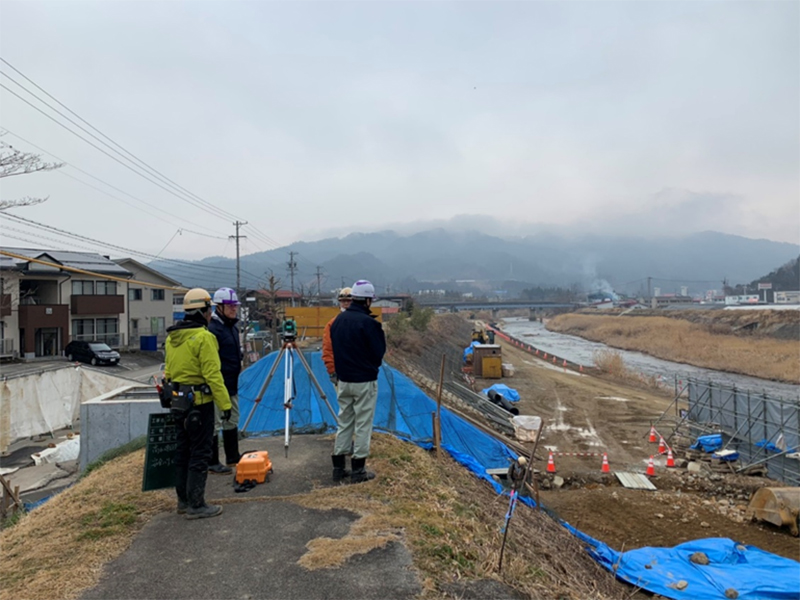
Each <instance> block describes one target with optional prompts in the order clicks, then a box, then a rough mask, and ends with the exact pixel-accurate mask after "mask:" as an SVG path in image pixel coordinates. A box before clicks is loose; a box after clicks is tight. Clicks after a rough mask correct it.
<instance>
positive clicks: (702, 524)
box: [700, 521, 711, 527]
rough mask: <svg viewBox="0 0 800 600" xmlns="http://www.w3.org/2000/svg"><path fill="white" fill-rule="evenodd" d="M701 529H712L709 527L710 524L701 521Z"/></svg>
mask: <svg viewBox="0 0 800 600" xmlns="http://www.w3.org/2000/svg"><path fill="white" fill-rule="evenodd" d="M700 527H711V525H709V524H708V523H706V522H705V521H701V522H700Z"/></svg>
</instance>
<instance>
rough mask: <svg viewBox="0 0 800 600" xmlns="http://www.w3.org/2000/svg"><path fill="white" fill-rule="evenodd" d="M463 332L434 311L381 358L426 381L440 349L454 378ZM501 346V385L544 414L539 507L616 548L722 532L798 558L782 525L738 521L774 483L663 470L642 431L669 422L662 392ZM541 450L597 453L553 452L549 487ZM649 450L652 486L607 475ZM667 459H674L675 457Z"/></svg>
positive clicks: (435, 373)
mask: <svg viewBox="0 0 800 600" xmlns="http://www.w3.org/2000/svg"><path fill="white" fill-rule="evenodd" d="M471 331H472V326H471V324H470V323H468V322H467V321H466V320H464V319H462V318H460V317H458V316H456V315H441V316H438V317H437V318H436V319H434V321H433V322H432V324H431V327H430V331H429V332H427V333H426V335H425V336H424V339H423V340H422V342H421V343H420V344H418V346H419V347H421V348H423V350H422V351H419V350H418V349H414V348H413V347H411V348H395V349H393V350H392V353H391V354H392V355H393V356H390V362H391V361H392V360H394V362H395V363H396V365H397V366H398V367H400V368H401V369H405V370H408V369H407V367H409V366H410V367H411V368H412V369H413V370H414V371H415V373H411V374H412V377H414V376H415V375H418V374H420V373H421V374H422V376H423V377H426V378H427V379H428V382H429V383H430V381H431V380H438V378H439V375H440V365H441V358H442V354H447V356H448V361H447V362H448V368H447V373H446V376H445V380H447V378H448V376H449V377H450V378H451V380H454V379H455V378H456V377H458V376H459V375H457V374H454V373H455V371H456V369H455V368H452V363H454V362H455V361H454V359H453V357H454V356H457V357H458V362H459V363H460V356H461V351H462V350H463V348H464V347H465V346H466V345H467V344H468V343H469V336H470V332H471ZM501 345H502V346H503V362H504V363H511V364H513V365H514V369H515V374H514V376H513V377H512V378H507V379H503V380H500V381H502V383H506V384H507V385H509V386H511V387H513V388H515V389H517V390H518V391H519V393H520V395H521V400H520V402H519V403H518V407H519V409H520V413H521V414H523V415H538V416H541V417H542V418H543V419H544V423H545V429H544V431H543V435H542V441H541V445H540V447H539V450H538V451H537V456H538V458H539V460H538V461H537V462H536V465H535V467H536V469H537V470H538V471H539V473H538V478H539V483H540V487H541V488H542V489H541V500H542V503H543V505H544V506H545V507H546V508H547V509H549V510H550V512H551V513H553V514H555V515H556V516H558V517H560V518H562V519H564V520H566V521H567V522H569V523H571V524H572V525H574V526H576V527H578V528H579V529H581V530H583V531H585V532H586V533H587V534H589V535H591V536H593V537H595V538H597V539H599V540H601V541H603V542H605V543H607V544H609V545H610V546H611V547H613V548H615V549H617V550H629V549H632V548H638V547H643V546H673V545H676V544H680V543H682V542H686V541H689V540H693V539H698V538H708V537H727V538H731V539H733V540H736V541H739V542H743V543H745V544H750V545H753V546H757V547H758V548H761V549H763V550H766V551H769V552H773V553H775V554H779V555H782V556H786V557H788V558H792V559H794V560H800V541H798V539H797V538H796V537H793V536H792V535H791V534H790V533H789V531H788V529H783V528H777V527H774V526H772V525H770V524H764V523H756V522H751V521H749V520H748V519H747V518H746V517H745V509H746V506H747V504H748V502H749V500H750V497H751V495H752V493H753V492H754V491H755V490H757V489H758V488H760V487H763V486H767V485H772V486H775V485H780V484H778V483H777V482H774V481H771V480H769V479H765V478H762V477H745V476H742V475H733V474H724V473H720V472H716V471H712V470H711V469H706V468H704V469H703V470H702V471H701V472H699V473H689V472H688V471H687V470H686V469H685V468H678V469H666V468H665V466H664V465H665V458H664V457H659V456H658V452H657V445H656V444H650V443H648V433H649V430H650V424H651V423H652V422H653V421H655V420H656V419H658V418H659V417H660V416H661V415H662V414H664V413H665V411H667V415H666V416H667V417H668V418H667V420H670V418H671V420H672V422H674V420H675V419H674V413H675V407H674V406H671V403H672V400H673V397H674V394H673V392H672V390H671V389H652V388H648V387H645V386H644V385H641V386H639V387H636V385H638V384H632V383H629V382H620V381H614V380H611V379H608V378H605V376H603V377H598V376H594V375H591V376H590V375H588V374H580V373H575V372H572V371H565V370H564V369H563V368H559V367H557V366H555V365H553V364H552V363H551V362H549V361H544V360H542V359H540V358H537V357H535V356H532V355H531V354H529V353H527V352H524V351H522V350H520V349H519V348H516V347H514V346H511V345H509V344H506V343H503V342H502V341H501ZM417 379H419V377H417ZM422 383H424V382H422ZM462 383H463V381H462ZM493 383H498V380H483V379H477V380H475V381H474V389H475V390H476V391H478V392H480V390H481V389H484V388H486V387H488V386H490V385H492V384H493ZM429 391H430V390H429ZM667 409H669V410H667ZM660 429H661V433H663V434H664V435H665V436H666V435H668V433H670V432H671V429H670V428H669V427H667V426H666V424H665V425H664V426H663V427H660ZM527 446H528V447H529V448H530V447H531V445H530V444H528V445H527ZM549 449H552V450H553V451H554V452H561V453H578V452H583V453H595V454H597V455H596V456H590V457H571V456H560V455H556V456H555V462H556V469H557V473H556V475H557V476H558V479H557V480H556V482H555V483H556V484H560V487H556V486H555V485H553V483H554V479H556V478H555V477H554V476H553V475H551V474H548V473H546V472H545V470H546V461H547V456H548V450H549ZM676 449H677V447H676ZM603 452H606V453H608V459H609V462H610V465H611V471H612V473H611V474H603V473H602V472H601V466H602V458H601V456H602V453H603ZM651 455H655V457H656V458H655V462H656V476H655V477H654V478H652V479H651V481H652V482H653V484H654V485H655V486H656V488H658V490H657V491H644V490H631V489H627V488H625V487H623V486H622V485H621V484H620V483H619V481H618V480H617V479H616V477H615V476H614V475H613V473H614V472H615V471H628V472H636V473H644V472H645V469H646V467H647V462H648V459H649V458H650V456H651ZM676 458H678V461H679V464H680V458H681V456H680V454H679V455H678V456H677V457H676ZM560 480H563V483H562V482H561V481H560Z"/></svg>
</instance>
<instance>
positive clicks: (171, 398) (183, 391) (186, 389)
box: [157, 379, 211, 415]
mask: <svg viewBox="0 0 800 600" xmlns="http://www.w3.org/2000/svg"><path fill="white" fill-rule="evenodd" d="M157 387H158V399H159V401H160V402H161V407H162V408H168V409H169V410H170V412H172V413H173V414H175V415H185V414H186V413H187V412H189V410H190V409H191V408H192V406H194V399H195V394H196V393H197V392H199V393H201V394H206V395H208V396H210V395H211V387H210V386H209V385H208V384H207V383H200V384H194V385H188V384H181V383H178V382H177V381H166V380H165V379H162V380H161V385H160V386H157Z"/></svg>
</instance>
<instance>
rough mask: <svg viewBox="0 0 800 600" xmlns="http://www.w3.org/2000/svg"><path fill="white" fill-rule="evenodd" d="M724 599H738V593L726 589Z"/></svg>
mask: <svg viewBox="0 0 800 600" xmlns="http://www.w3.org/2000/svg"><path fill="white" fill-rule="evenodd" d="M725 597H726V598H730V599H731V600H736V598H738V597H739V592H737V591H736V590H735V589H733V588H728V589H727V590H725Z"/></svg>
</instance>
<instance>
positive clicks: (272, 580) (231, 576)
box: [82, 436, 422, 600]
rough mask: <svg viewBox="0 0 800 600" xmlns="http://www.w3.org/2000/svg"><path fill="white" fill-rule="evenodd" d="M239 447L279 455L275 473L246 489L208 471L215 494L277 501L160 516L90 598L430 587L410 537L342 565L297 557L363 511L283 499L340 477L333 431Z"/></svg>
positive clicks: (209, 490)
mask: <svg viewBox="0 0 800 600" xmlns="http://www.w3.org/2000/svg"><path fill="white" fill-rule="evenodd" d="M240 446H241V447H240V449H241V450H243V451H244V450H267V451H268V452H269V453H270V458H271V460H272V462H273V465H274V470H275V473H274V475H273V478H272V481H271V482H270V483H265V484H262V485H258V486H256V487H255V488H254V489H252V490H250V491H249V492H246V493H244V494H237V493H235V492H234V491H233V487H232V485H231V483H232V480H233V477H232V476H213V475H209V478H208V484H207V487H206V496H207V498H208V499H209V500H214V499H217V500H219V499H226V498H234V497H235V498H239V499H243V498H256V497H259V496H262V497H273V498H275V500H274V501H271V502H244V503H231V504H225V505H224V512H223V514H222V515H220V516H219V517H215V518H213V519H203V520H196V521H187V520H186V519H184V518H183V517H182V516H179V515H177V514H175V513H169V514H163V515H159V516H157V517H156V518H154V519H153V520H152V521H151V522H150V523H148V524H147V525H146V526H145V528H144V529H143V530H142V531H141V532H140V533H139V534H138V536H137V537H136V538H135V539H134V541H133V543H132V544H131V547H130V548H129V549H128V550H127V551H126V552H125V553H124V554H123V555H122V556H120V557H119V558H118V559H116V560H114V561H112V562H111V563H109V564H108V565H106V567H105V568H104V571H103V575H102V578H101V580H100V582H99V584H98V585H97V586H96V587H95V588H93V589H91V590H88V591H87V592H85V593H84V595H83V596H82V598H83V599H85V600H93V599H103V600H106V599H107V600H117V599H125V598H131V599H141V598H148V599H150V598H152V599H161V598H164V599H168V598H170V599H171V598H175V599H184V598H186V599H195V598H199V599H205V598H245V599H249V598H259V599H262V598H263V599H267V600H269V599H273V598H274V599H276V600H294V599H297V600H300V599H302V600H313V599H316V598H366V599H371V598H375V599H380V600H383V599H385V598H413V597H415V596H416V595H417V594H419V593H420V592H421V591H422V588H421V585H420V583H419V580H418V577H417V574H416V572H415V571H414V569H413V567H412V562H411V556H410V554H409V552H408V550H407V549H406V548H405V546H404V545H403V544H402V543H391V544H388V545H387V546H386V547H384V548H379V549H375V550H372V551H370V552H369V553H367V554H364V555H358V556H354V557H352V558H350V559H349V560H348V561H347V562H346V563H345V564H344V565H342V566H341V567H339V568H333V569H320V570H315V571H309V570H306V569H305V568H304V567H301V566H300V565H298V564H297V561H298V560H299V559H300V557H301V556H303V555H304V554H305V553H306V552H307V549H306V544H308V542H310V541H311V540H313V539H315V538H319V537H327V538H332V539H340V538H342V537H343V536H345V535H346V534H347V533H348V531H349V530H350V526H351V524H352V523H353V522H354V521H355V520H356V519H357V518H358V517H357V515H355V514H353V513H350V512H349V511H343V510H334V511H320V510H314V509H307V508H303V507H301V506H299V505H297V504H294V503H292V502H290V501H288V500H282V499H281V498H283V497H285V496H289V495H293V494H299V493H303V492H307V491H309V490H311V489H313V488H315V487H317V486H332V485H333V483H332V481H331V463H330V453H331V450H332V448H333V439H332V437H331V436H297V437H295V438H294V439H293V440H292V442H291V445H290V449H289V457H288V458H285V457H284V450H283V438H257V439H253V438H250V439H247V440H243V441H242V442H241V444H240Z"/></svg>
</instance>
